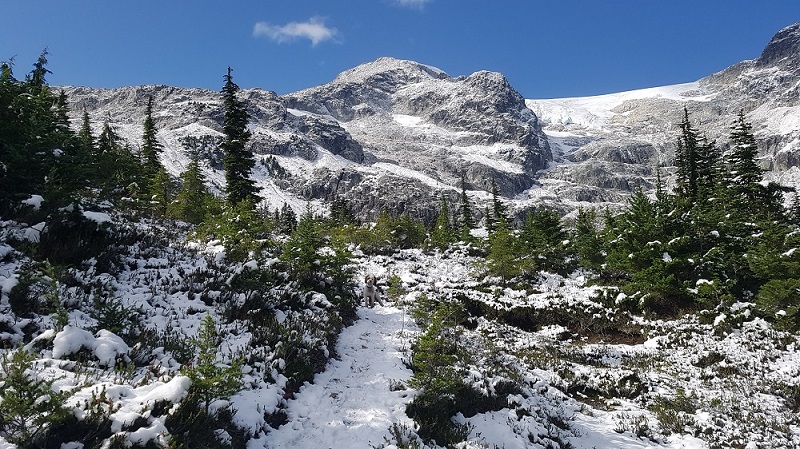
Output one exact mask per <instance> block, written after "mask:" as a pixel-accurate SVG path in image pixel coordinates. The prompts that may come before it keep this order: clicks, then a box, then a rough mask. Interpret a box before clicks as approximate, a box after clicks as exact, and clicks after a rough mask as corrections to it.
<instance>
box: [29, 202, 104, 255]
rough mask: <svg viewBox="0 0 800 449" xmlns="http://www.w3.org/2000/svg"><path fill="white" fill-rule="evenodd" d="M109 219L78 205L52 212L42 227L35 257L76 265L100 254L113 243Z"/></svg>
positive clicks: (102, 214)
mask: <svg viewBox="0 0 800 449" xmlns="http://www.w3.org/2000/svg"><path fill="white" fill-rule="evenodd" d="M110 227H111V221H110V218H108V216H107V215H106V214H104V213H97V212H89V211H83V210H82V208H81V206H80V205H77V204H72V205H71V206H69V207H67V208H65V209H63V210H60V211H57V212H54V213H52V214H51V215H50V216H49V217H48V220H47V226H45V228H44V229H43V230H42V235H41V239H40V241H39V246H38V256H40V257H41V258H42V259H47V260H49V261H50V262H52V263H54V264H64V265H77V264H79V263H81V262H82V261H84V260H87V259H90V258H92V257H96V256H98V255H100V254H101V253H102V252H103V251H105V250H106V249H107V248H108V247H109V246H110V245H111V244H112V243H113V242H112V235H111V233H110V232H109V229H110Z"/></svg>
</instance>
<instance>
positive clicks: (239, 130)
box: [222, 67, 258, 208]
mask: <svg viewBox="0 0 800 449" xmlns="http://www.w3.org/2000/svg"><path fill="white" fill-rule="evenodd" d="M238 91H239V86H237V85H236V84H235V83H234V82H233V77H232V76H231V68H230V67H228V74H227V75H225V85H224V86H223V87H222V96H223V100H224V105H225V120H224V124H223V133H224V134H225V141H224V142H223V144H222V149H223V151H224V152H225V156H224V158H223V163H224V165H225V181H226V183H227V184H226V186H225V192H226V194H227V200H228V203H229V204H236V203H239V202H241V201H246V202H248V203H250V204H251V205H252V206H251V207H253V208H254V207H255V204H256V203H257V202H258V196H257V195H256V194H257V193H258V189H257V188H256V186H255V182H254V181H253V180H252V179H250V172H251V170H252V168H253V166H254V165H255V160H254V159H253V153H251V152H250V151H248V150H247V149H246V148H245V144H246V143H247V141H248V140H249V139H250V131H248V130H247V120H248V114H247V109H246V108H245V105H244V103H243V102H242V101H240V100H239V99H238V98H237V97H236V93H237V92H238Z"/></svg>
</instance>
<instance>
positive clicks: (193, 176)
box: [170, 159, 211, 224]
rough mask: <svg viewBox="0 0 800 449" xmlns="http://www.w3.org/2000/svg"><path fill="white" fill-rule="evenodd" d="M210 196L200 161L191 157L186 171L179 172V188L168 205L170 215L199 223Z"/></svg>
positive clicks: (204, 215)
mask: <svg viewBox="0 0 800 449" xmlns="http://www.w3.org/2000/svg"><path fill="white" fill-rule="evenodd" d="M210 196H211V194H210V193H209V191H208V189H207V188H206V185H205V176H203V172H202V170H200V163H199V161H198V160H197V159H192V161H191V162H189V165H188V166H187V167H186V171H184V172H183V173H182V174H181V188H180V190H179V191H178V194H177V195H176V196H175V201H174V202H173V203H172V205H171V206H170V215H171V216H173V217H175V218H178V219H181V220H185V221H187V222H189V223H193V224H199V223H201V222H202V221H203V220H204V219H205V217H206V213H207V211H208V204H209V201H210V200H211V198H210Z"/></svg>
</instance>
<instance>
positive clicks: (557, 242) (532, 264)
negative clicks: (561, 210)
mask: <svg viewBox="0 0 800 449" xmlns="http://www.w3.org/2000/svg"><path fill="white" fill-rule="evenodd" d="M519 239H520V243H521V244H522V247H523V248H524V251H525V253H526V254H527V261H526V264H525V268H526V269H528V270H533V271H538V270H549V271H556V272H558V271H563V270H564V269H565V268H566V264H565V262H566V261H565V259H566V256H567V253H566V247H565V245H564V242H565V241H566V240H567V233H566V231H565V230H564V229H563V227H562V226H561V216H560V215H559V214H558V212H556V211H554V210H551V209H547V208H541V209H537V210H536V211H528V213H527V214H526V216H525V222H524V223H523V225H522V229H521V232H520V236H519Z"/></svg>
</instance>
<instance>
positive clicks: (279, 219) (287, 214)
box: [275, 202, 297, 235]
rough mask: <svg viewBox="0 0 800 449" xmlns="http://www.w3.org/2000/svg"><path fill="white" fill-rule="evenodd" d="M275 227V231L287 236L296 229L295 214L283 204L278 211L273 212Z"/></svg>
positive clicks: (289, 207)
mask: <svg viewBox="0 0 800 449" xmlns="http://www.w3.org/2000/svg"><path fill="white" fill-rule="evenodd" d="M275 225H276V227H277V229H276V230H277V231H278V232H280V233H281V234H285V235H289V234H291V233H292V232H294V230H295V229H297V214H295V213H294V210H293V209H292V208H291V206H289V205H288V204H286V203H285V202H284V203H283V206H282V207H281V208H280V210H278V209H276V210H275Z"/></svg>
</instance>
